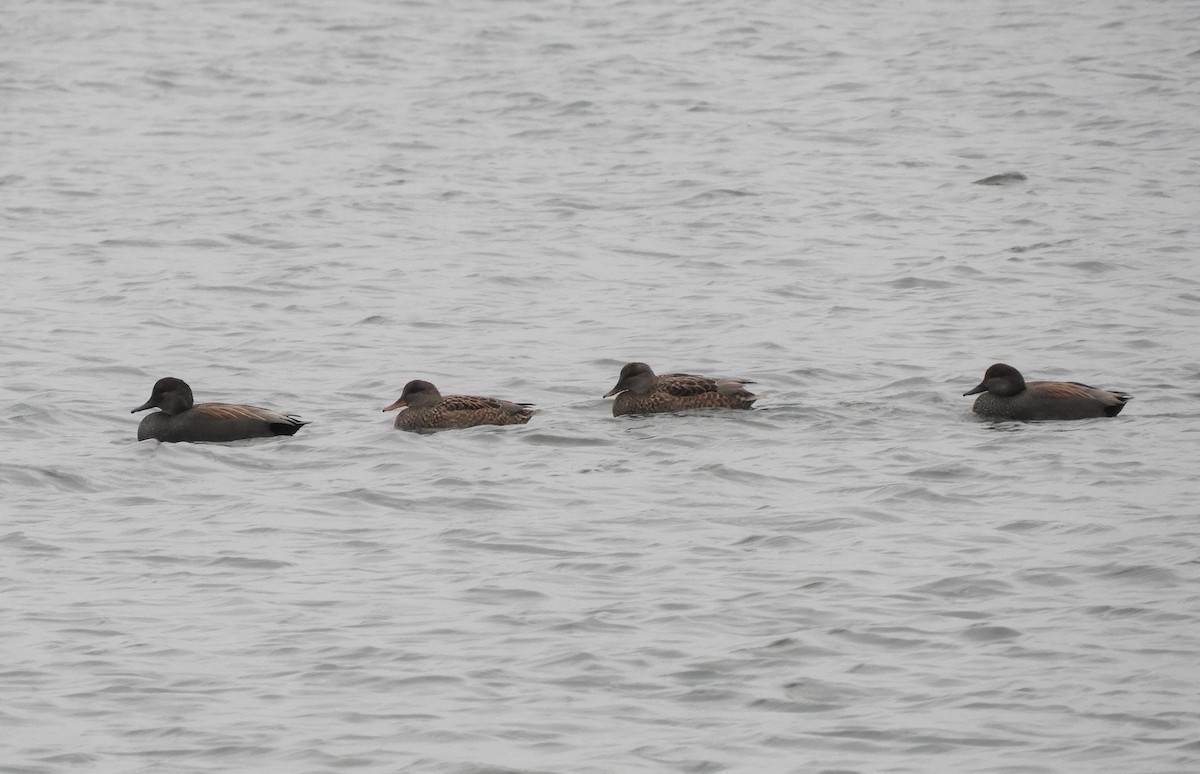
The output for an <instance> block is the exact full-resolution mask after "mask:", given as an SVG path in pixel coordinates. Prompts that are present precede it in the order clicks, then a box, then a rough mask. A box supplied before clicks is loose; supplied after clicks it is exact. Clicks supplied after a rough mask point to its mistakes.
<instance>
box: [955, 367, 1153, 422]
mask: <svg viewBox="0 0 1200 774" xmlns="http://www.w3.org/2000/svg"><path fill="white" fill-rule="evenodd" d="M978 393H983V394H982V395H979V397H978V398H976V399H975V405H974V406H972V407H971V410H972V411H974V412H975V413H976V414H982V415H984V416H989V417H999V418H1001V419H1091V418H1092V417H1115V416H1116V415H1117V414H1120V413H1121V409H1123V408H1125V402H1126V401H1128V400H1130V399H1131V398H1132V397H1133V396H1131V395H1129V394H1128V393H1124V392H1118V391H1116V390H1102V389H1100V388H1098V387H1089V386H1088V385H1086V384H1080V383H1079V382H1026V381H1025V377H1023V376H1021V372H1020V371H1018V370H1017V369H1015V368H1013V367H1012V366H1010V365H1005V364H1004V363H996V364H995V365H993V366H992V367H991V368H989V369H988V370H987V372H986V373H984V375H983V381H982V382H980V383H979V384H978V385H977V386H976V387H975V389H973V390H970V391H968V392H964V393H963V395H976V394H978Z"/></svg>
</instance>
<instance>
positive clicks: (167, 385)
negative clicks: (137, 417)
mask: <svg viewBox="0 0 1200 774" xmlns="http://www.w3.org/2000/svg"><path fill="white" fill-rule="evenodd" d="M152 408H157V409H158V411H155V412H154V413H153V414H150V415H148V416H146V417H145V418H144V419H142V421H141V423H140V424H139V425H138V440H139V441H145V440H148V439H151V438H153V439H155V440H158V441H162V442H163V443H176V442H179V441H185V442H196V441H215V442H224V441H240V440H243V439H245V438H270V437H272V436H276V435H295V434H296V431H297V430H299V429H300V428H302V427H304V426H305V425H307V424H309V423H308V422H306V421H304V420H302V419H300V418H299V417H296V416H295V415H292V414H281V413H279V412H278V411H272V410H271V409H265V408H259V407H258V406H242V405H238V404H234V403H199V404H197V403H195V399H194V398H193V397H192V388H191V387H189V386H188V383H187V382H185V381H183V380H182V379H176V378H175V377H173V376H168V377H165V378H163V379H159V380H158V381H157V382H155V383H154V389H153V390H152V391H151V393H150V400H148V401H146V402H145V403H143V404H142V405H140V406H138V407H137V408H135V409H133V410H132V411H130V412H129V413H131V414H136V413H138V412H139V411H145V410H146V409H152Z"/></svg>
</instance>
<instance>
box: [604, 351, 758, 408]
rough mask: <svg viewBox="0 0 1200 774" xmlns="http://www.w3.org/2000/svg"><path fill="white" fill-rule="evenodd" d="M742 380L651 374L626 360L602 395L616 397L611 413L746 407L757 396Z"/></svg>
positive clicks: (748, 382) (648, 368)
mask: <svg viewBox="0 0 1200 774" xmlns="http://www.w3.org/2000/svg"><path fill="white" fill-rule="evenodd" d="M753 383H754V382H751V381H748V380H745V379H712V378H710V377H707V376H695V375H693V374H662V375H661V376H659V375H657V374H655V373H654V371H653V370H652V369H651V368H650V366H648V365H646V364H645V363H626V364H625V366H624V367H623V368H622V369H621V375H620V377H618V379H617V384H616V386H615V387H613V388H612V389H611V390H609V391H608V392H607V393H605V394H604V397H606V398H611V397H612V396H614V395H615V396H617V399H616V400H614V401H613V416H614V417H619V416H622V415H623V414H661V413H664V412H672V411H684V410H686V409H694V408H730V409H748V408H750V407H751V406H752V405H754V401H756V400H758V396H757V395H754V394H753V393H751V392H749V391H747V390H746V388H745V387H743V386H742V385H745V384H753Z"/></svg>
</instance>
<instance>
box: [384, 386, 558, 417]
mask: <svg viewBox="0 0 1200 774" xmlns="http://www.w3.org/2000/svg"><path fill="white" fill-rule="evenodd" d="M531 405H532V404H529V403H513V402H512V401H508V400H500V399H499V398H482V397H479V396H477V395H442V394H441V393H440V392H438V388H437V387H434V386H433V385H432V384H430V383H429V382H426V381H423V380H421V379H413V380H412V381H411V382H409V383H408V384H406V385H404V391H403V392H401V393H400V397H399V398H397V399H396V402H395V403H393V404H392V405H390V406H388V407H387V408H385V409H384V411H394V410H395V409H398V408H402V407H404V406H407V407H408V408H406V409H405V410H404V411H401V412H400V413H399V414H397V415H396V424H395V427H396V428H397V429H399V430H449V429H453V428H461V427H476V426H478V425H523V424H525V423H526V422H528V421H529V418H530V417H531V416H533V414H534V411H533V409H532V408H530V406H531Z"/></svg>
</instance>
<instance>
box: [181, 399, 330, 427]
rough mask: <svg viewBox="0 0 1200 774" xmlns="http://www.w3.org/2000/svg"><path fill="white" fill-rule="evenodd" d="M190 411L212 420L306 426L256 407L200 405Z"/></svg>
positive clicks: (303, 423) (269, 410)
mask: <svg viewBox="0 0 1200 774" xmlns="http://www.w3.org/2000/svg"><path fill="white" fill-rule="evenodd" d="M192 410H193V411H199V412H202V413H203V414H206V415H208V416H210V417H213V418H214V419H224V420H233V419H247V420H252V421H260V422H269V423H271V424H282V425H295V426H297V427H299V426H301V425H305V424H308V423H307V422H304V421H303V420H301V419H299V418H298V417H295V416H292V415H291V414H281V413H279V412H278V411H272V410H271V409H265V408H260V407H258V406H239V405H237V404H233V403H201V404H200V405H198V406H195V407H194V408H193V409H192Z"/></svg>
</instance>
